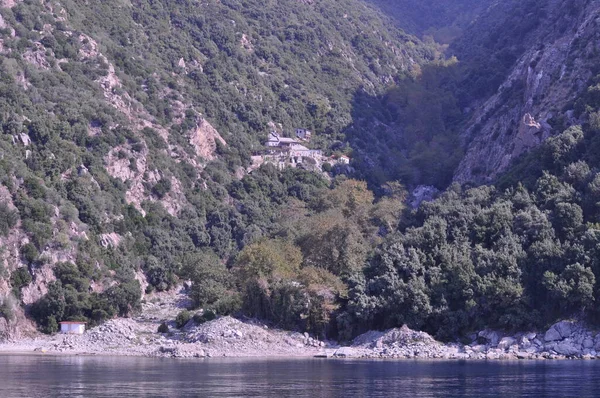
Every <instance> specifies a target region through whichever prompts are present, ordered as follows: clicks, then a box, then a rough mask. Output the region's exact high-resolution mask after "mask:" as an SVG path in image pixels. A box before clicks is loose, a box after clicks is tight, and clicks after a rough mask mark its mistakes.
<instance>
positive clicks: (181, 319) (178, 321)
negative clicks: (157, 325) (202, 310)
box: [175, 310, 192, 329]
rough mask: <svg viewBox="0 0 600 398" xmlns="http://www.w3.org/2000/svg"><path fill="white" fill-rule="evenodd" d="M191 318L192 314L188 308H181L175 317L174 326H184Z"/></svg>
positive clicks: (179, 327)
mask: <svg viewBox="0 0 600 398" xmlns="http://www.w3.org/2000/svg"><path fill="white" fill-rule="evenodd" d="M190 319H192V314H191V313H190V312H189V311H188V310H183V311H181V312H180V313H179V314H177V317H176V318H175V326H177V329H181V328H182V327H184V326H185V325H186V324H187V323H188V322H189V321H190Z"/></svg>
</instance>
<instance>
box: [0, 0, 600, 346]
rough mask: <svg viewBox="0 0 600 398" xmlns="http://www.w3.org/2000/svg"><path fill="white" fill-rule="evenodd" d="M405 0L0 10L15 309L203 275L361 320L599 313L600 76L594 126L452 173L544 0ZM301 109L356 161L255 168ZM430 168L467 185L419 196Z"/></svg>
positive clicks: (323, 319) (5, 275) (271, 300)
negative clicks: (485, 169) (487, 2)
mask: <svg viewBox="0 0 600 398" xmlns="http://www.w3.org/2000/svg"><path fill="white" fill-rule="evenodd" d="M382 3H385V2H362V1H359V0H343V1H334V0H322V1H314V2H313V1H295V0H281V1H267V2H259V1H255V0H247V1H243V2H237V1H208V2H203V3H198V2H195V1H191V0H178V1H176V2H172V1H166V0H132V1H125V0H109V1H103V2H87V1H80V0H65V1H62V2H60V4H59V3H58V2H55V1H42V2H40V1H38V0H25V1H22V2H17V4H16V5H15V6H13V7H12V8H0V15H1V19H0V39H1V40H2V41H1V45H0V52H1V53H2V56H1V58H0V62H1V64H0V93H1V94H0V128H1V134H0V183H1V186H0V198H1V200H2V202H1V203H0V282H1V283H0V316H1V317H3V318H5V319H7V320H9V321H12V320H14V319H16V317H15V313H16V312H18V311H23V312H24V313H25V314H26V315H27V316H29V317H30V318H32V319H33V320H35V322H36V323H37V325H38V327H39V329H40V330H41V331H44V332H47V333H53V332H55V331H56V330H57V328H58V322H60V321H63V320H85V321H88V322H90V323H91V324H92V325H96V324H99V323H101V322H103V321H105V320H107V319H110V318H113V317H116V316H131V315H133V314H135V313H136V311H139V310H140V304H141V301H142V300H143V296H144V295H146V294H152V293H154V292H157V291H169V290H171V289H174V288H176V287H178V286H181V285H182V284H183V283H184V282H190V283H189V284H188V283H186V285H189V286H190V287H189V290H188V292H187V293H188V294H189V295H190V298H191V299H192V302H193V308H190V310H196V309H200V308H202V309H205V310H207V311H208V310H210V313H211V314H217V315H226V314H232V315H244V316H247V317H254V318H259V319H261V320H263V321H267V322H270V323H272V324H273V325H275V326H277V327H282V328H287V329H293V330H301V331H309V332H311V333H314V334H316V335H320V336H330V337H336V338H340V339H350V338H352V337H353V336H355V335H356V334H358V333H360V332H363V331H365V330H368V329H382V328H388V327H395V326H400V325H402V324H408V325H409V326H410V327H412V328H418V329H421V330H426V331H428V332H430V333H432V334H434V335H436V336H437V337H439V338H441V339H446V340H451V339H455V338H457V337H459V336H462V335H464V334H466V333H468V332H472V331H474V330H478V329H482V328H485V327H493V328H501V329H525V328H530V327H542V326H544V325H546V324H548V323H550V322H553V321H554V320H556V319H559V318H562V317H571V316H581V317H587V319H589V320H596V319H597V318H598V314H597V311H596V310H595V304H594V303H595V300H596V296H597V295H598V294H599V292H600V285H599V284H600V275H598V273H599V272H600V265H599V264H597V259H598V258H599V253H598V250H600V249H599V248H600V227H598V225H600V209H599V208H598V203H600V197H599V196H598V195H600V177H599V176H600V158H599V157H598V155H597V154H598V153H600V148H599V147H598V145H600V142H599V141H598V139H597V137H596V135H597V134H598V133H599V132H600V115H599V114H598V108H599V107H600V102H599V101H600V100H599V97H598V84H599V83H598V82H599V81H600V78H599V77H596V78H594V79H592V81H590V82H589V89H588V90H587V91H586V92H584V93H583V94H580V95H578V97H577V98H575V99H573V101H572V102H571V103H570V104H569V105H570V106H572V107H573V108H574V112H575V113H576V114H575V118H576V120H578V121H580V122H581V123H579V124H580V125H575V126H571V127H568V126H562V125H560V126H559V124H558V123H557V125H556V127H557V128H560V129H561V130H564V132H562V133H561V134H556V135H555V136H554V137H552V138H550V139H549V140H547V141H546V142H545V143H544V144H543V145H542V146H541V147H539V148H538V149H536V150H534V151H532V152H530V153H529V154H527V155H525V156H523V157H522V158H519V159H517V160H516V161H515V163H514V165H513V166H512V167H511V168H510V170H508V171H507V172H506V173H505V174H504V175H503V176H502V177H501V178H500V179H499V180H498V181H495V182H494V184H493V185H487V186H480V187H470V186H459V185H456V184H452V179H453V173H454V170H455V169H456V166H457V165H458V163H459V162H460V160H461V159H462V156H463V151H464V148H465V138H464V137H463V136H461V132H462V131H463V130H464V128H465V125H466V124H467V123H469V121H470V119H469V116H470V113H469V112H466V111H465V110H464V109H465V108H466V107H469V106H471V105H472V104H474V103H477V102H478V101H481V100H482V99H484V98H485V97H486V96H489V95H491V94H492V93H494V92H495V91H496V90H497V88H498V86H499V85H500V84H501V83H502V81H503V80H504V79H505V78H506V77H507V75H508V73H509V71H510V69H511V67H512V65H513V64H514V63H515V62H516V60H517V59H518V58H519V57H520V56H521V54H522V53H523V51H525V48H524V46H525V45H527V42H526V41H520V40H521V39H520V38H521V37H523V35H525V36H527V34H528V32H530V31H532V30H534V29H536V27H537V26H538V25H537V24H539V23H540V21H541V18H543V17H544V14H543V13H541V14H540V15H539V18H532V17H531V15H530V11H531V9H532V7H537V6H539V4H538V3H540V2H539V1H537V2H536V1H533V0H531V1H526V2H519V3H518V4H516V3H517V2H507V3H506V4H505V5H504V6H502V7H501V8H500V9H498V10H499V12H498V13H496V14H493V15H492V14H483V15H484V16H483V17H482V18H481V21H483V22H481V23H480V24H479V25H477V24H472V23H471V22H472V21H471V20H472V19H473V18H474V16H475V13H476V12H483V11H480V9H479V8H477V7H475V8H473V7H471V5H472V4H473V2H469V1H465V2H458V3H460V4H458V3H457V4H456V5H455V6H456V7H457V8H445V7H444V6H443V5H442V2H428V3H431V4H430V6H431V7H433V8H432V10H433V11H434V12H432V13H431V15H430V16H429V17H428V18H429V19H419V20H417V19H416V17H411V16H410V15H408V14H407V15H408V16H405V17H404V18H409V19H410V20H411V21H412V22H411V23H410V24H409V23H407V22H402V21H403V19H402V17H401V16H398V15H395V14H393V13H391V16H388V17H386V16H384V15H383V13H382V11H381V10H380V9H379V8H378V7H384V8H383V9H384V10H385V9H386V8H385V7H390V5H389V4H387V6H386V5H385V4H384V5H382ZM405 3H406V5H402V6H397V7H400V9H401V8H402V7H409V5H408V4H409V3H411V2H408V1H407V2H402V4H405ZM508 3H510V5H509V4H508ZM513 3H514V4H513ZM480 6H481V10H483V9H485V8H486V7H483V4H482V5H480ZM467 8H472V9H471V10H470V11H471V12H472V13H473V14H468V13H465V14H460V15H461V17H460V18H453V16H455V15H458V14H459V13H461V10H464V9H467ZM542 8H543V7H542ZM398 9H399V8H396V10H398ZM418 10H419V9H415V10H413V11H415V12H416V13H417V14H418V15H421V16H422V15H423V13H421V12H420V11H418ZM500 11H501V12H500ZM471 15H472V17H471ZM506 21H511V23H512V24H514V29H509V31H508V32H507V33H506V34H505V35H502V36H501V37H500V36H498V35H497V34H498V32H499V30H500V29H501V28H502V27H503V26H506V25H504V24H505V23H506ZM557 23H558V24H560V23H561V21H560V20H559V21H558V22H557ZM399 26H400V27H402V26H404V27H405V28H406V32H414V33H417V34H419V35H420V36H421V38H418V37H416V36H413V35H412V34H410V33H406V32H405V31H404V30H402V29H400V28H399ZM511 26H512V25H511ZM431 29H433V30H431ZM428 30H429V31H428ZM484 31H486V33H485V34H484V33H483V32H484ZM463 32H467V33H465V34H463ZM423 34H425V36H427V34H430V35H433V36H434V38H435V40H434V39H433V38H431V37H423ZM440 35H443V36H446V39H448V40H447V42H451V44H450V45H449V46H447V45H442V44H439V43H438V42H437V41H436V40H438V41H440V40H442V39H440V37H439V36H440ZM450 36H451V37H450ZM444 44H445V43H444ZM453 55H456V56H457V57H454V56H453ZM207 123H209V125H211V126H214V129H212V127H210V128H207V127H206V125H207ZM297 127H303V128H308V129H310V130H312V131H313V132H314V133H315V136H314V139H313V141H312V142H311V144H310V145H311V146H313V147H315V148H322V149H323V150H324V151H325V153H326V154H328V155H329V154H336V153H337V154H339V153H345V154H348V155H350V157H351V158H352V162H351V164H350V165H349V166H348V167H335V168H328V169H327V172H323V173H314V172H309V171H306V170H303V169H300V168H286V169H283V170H281V169H278V168H277V167H275V166H274V165H271V164H265V165H262V166H261V167H260V168H258V169H256V170H254V171H252V172H251V173H247V172H245V170H246V168H247V167H248V166H249V165H250V164H251V161H252V159H251V156H252V155H253V154H255V152H256V151H258V150H260V149H261V147H262V145H261V143H262V141H264V140H265V138H266V137H267V134H268V132H269V130H270V129H273V128H275V129H283V130H285V131H288V132H289V131H291V130H292V129H294V128H297ZM567 127H568V128H567ZM213 130H215V131H218V133H212V131H213ZM198 131H199V133H198ZM556 133H559V131H556ZM198 134H199V135H198ZM202 134H205V135H210V134H213V135H220V136H221V137H222V138H223V140H220V139H216V138H214V137H213V141H214V142H209V141H206V142H203V144H206V147H207V148H208V149H206V148H205V147H202V148H201V150H199V149H197V148H196V147H195V146H194V145H196V144H194V145H192V143H193V142H194V139H196V138H197V137H200V138H199V139H200V140H203V139H206V140H208V139H207V138H206V137H204V136H202ZM197 135H198V136H197ZM200 146H201V145H200ZM423 184H426V185H433V186H436V187H437V188H440V189H446V188H447V189H446V191H445V192H444V193H442V194H441V195H440V197H439V198H437V199H436V200H434V201H432V202H427V203H423V204H422V205H421V206H420V207H418V208H416V209H413V208H410V207H407V206H406V204H405V203H406V201H407V198H408V197H409V191H410V190H411V189H412V188H414V187H416V186H418V185H423ZM48 272H50V273H51V275H52V277H51V278H48V277H46V276H45V275H47V274H48ZM32 287H36V289H37V290H35V289H32ZM36 292H37V293H36ZM205 313H209V312H205ZM186 319H189V315H187V314H182V317H181V319H180V320H179V322H178V323H182V322H183V321H184V320H186Z"/></svg>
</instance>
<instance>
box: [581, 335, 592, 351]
mask: <svg viewBox="0 0 600 398" xmlns="http://www.w3.org/2000/svg"><path fill="white" fill-rule="evenodd" d="M583 348H588V349H592V348H594V340H593V339H592V338H591V337H586V338H585V339H584V340H583Z"/></svg>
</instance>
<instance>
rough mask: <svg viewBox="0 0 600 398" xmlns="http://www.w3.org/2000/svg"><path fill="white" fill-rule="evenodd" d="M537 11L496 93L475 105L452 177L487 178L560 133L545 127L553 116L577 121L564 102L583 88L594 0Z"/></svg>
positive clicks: (593, 33)
mask: <svg viewBox="0 0 600 398" xmlns="http://www.w3.org/2000/svg"><path fill="white" fill-rule="evenodd" d="M501 3H502V2H499V3H498V4H500V5H497V6H496V7H502V4H501ZM538 11H539V13H540V14H539V15H531V18H540V22H539V23H538V24H537V25H536V26H537V27H536V28H535V29H534V30H533V31H532V32H530V33H528V34H527V35H526V36H524V37H523V38H522V42H521V43H519V44H520V45H521V46H523V47H525V48H527V50H526V51H525V52H524V53H523V54H522V55H521V57H520V58H519V59H518V61H517V62H516V64H515V66H514V67H513V68H512V70H511V72H510V74H509V76H508V78H507V79H506V80H505V81H504V83H502V85H501V86H500V88H499V89H498V91H497V92H496V94H495V95H493V96H492V97H491V98H489V99H488V100H487V101H485V102H484V103H483V104H482V105H481V106H475V108H476V109H477V110H476V111H475V113H474V114H473V116H472V118H471V121H470V122H469V126H470V127H469V128H468V129H467V130H466V131H465V132H464V134H463V138H464V139H465V141H466V142H469V145H468V148H467V152H466V155H465V157H464V159H463V160H462V162H461V163H460V165H459V167H458V169H457V171H456V173H455V177H454V179H455V181H458V182H467V181H475V182H487V181H490V180H491V179H493V178H494V177H495V176H497V175H498V174H499V173H500V172H502V171H503V170H505V169H506V168H507V167H508V166H509V165H510V164H511V162H512V161H513V160H514V159H515V158H517V157H518V156H519V155H521V154H522V153H524V152H526V151H528V150H530V149H532V148H534V147H536V146H538V145H539V144H540V143H542V142H543V141H544V140H545V139H547V138H548V137H550V136H551V135H553V134H558V133H561V132H562V131H555V130H554V129H553V128H552V127H551V124H552V120H553V119H554V120H564V121H565V122H566V123H567V124H573V123H577V122H579V121H578V120H574V119H573V118H572V114H573V112H572V110H571V109H570V108H569V106H567V105H568V104H569V101H571V100H572V99H573V98H574V96H576V95H577V94H579V93H581V92H582V91H583V90H585V89H586V88H587V84H588V81H589V79H590V77H592V74H593V70H594V68H595V65H596V63H597V58H595V57H594V54H597V52H598V51H599V50H600V30H599V29H598V23H599V22H600V3H598V2H596V1H592V2H585V1H583V0H575V1H572V2H564V1H561V0H550V1H548V2H547V4H545V8H544V10H538ZM542 11H543V12H542ZM489 12H490V13H494V12H495V8H494V7H492V8H491V9H490V10H489ZM500 34H501V33H500Z"/></svg>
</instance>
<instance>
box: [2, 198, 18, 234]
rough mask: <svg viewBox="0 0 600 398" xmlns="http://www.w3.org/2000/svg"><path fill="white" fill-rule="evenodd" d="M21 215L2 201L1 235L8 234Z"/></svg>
mask: <svg viewBox="0 0 600 398" xmlns="http://www.w3.org/2000/svg"><path fill="white" fill-rule="evenodd" d="M18 219H19V216H18V214H17V212H16V211H14V210H11V209H10V208H9V207H8V205H7V204H6V203H0V235H2V236H7V235H8V233H9V231H10V229H11V228H12V227H14V226H15V225H16V224H17V220H18Z"/></svg>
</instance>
